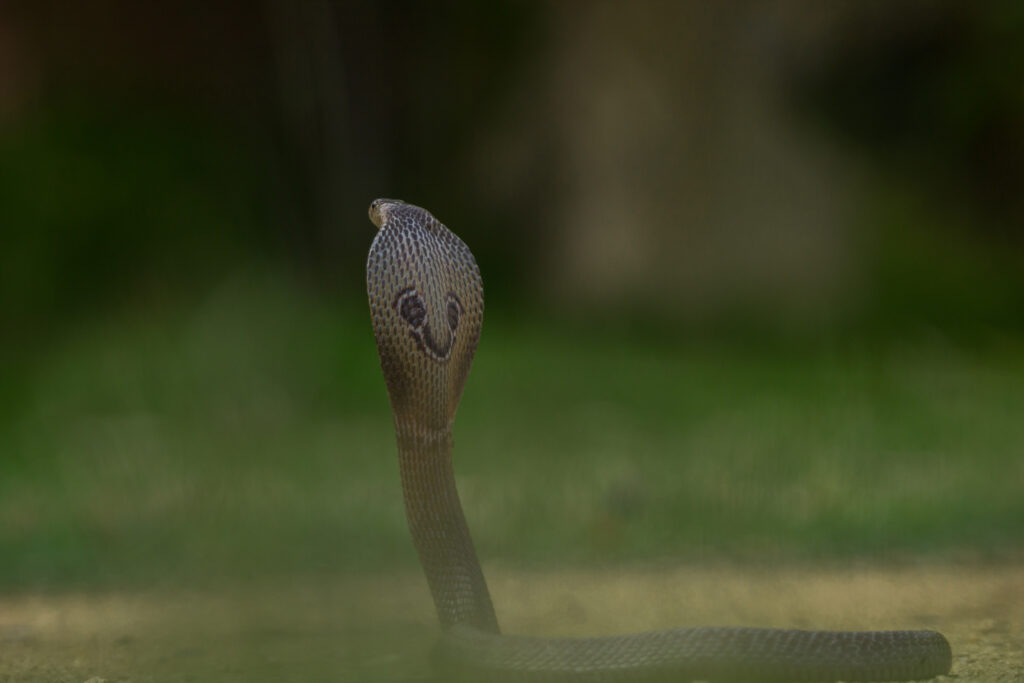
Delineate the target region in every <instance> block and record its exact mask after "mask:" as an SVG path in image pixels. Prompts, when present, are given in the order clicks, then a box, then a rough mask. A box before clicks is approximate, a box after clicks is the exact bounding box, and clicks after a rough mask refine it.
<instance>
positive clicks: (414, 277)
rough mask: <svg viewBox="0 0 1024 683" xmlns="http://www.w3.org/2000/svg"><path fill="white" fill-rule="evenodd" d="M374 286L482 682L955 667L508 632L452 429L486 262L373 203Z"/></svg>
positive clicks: (436, 539)
mask: <svg viewBox="0 0 1024 683" xmlns="http://www.w3.org/2000/svg"><path fill="white" fill-rule="evenodd" d="M370 220H371V221H372V222H373V223H374V224H375V225H376V226H377V227H378V228H379V230H378V231H377V235H376V237H375V238H374V240H373V245H372V246H371V247H370V254H369V257H368V259H367V264H366V287H367V293H368V296H369V300H370V312H371V316H372V319H373V330H374V335H375V337H376V340H377V350H378V352H379V354H380V364H381V369H382V371H383V373H384V380H385V383H386V385H387V390H388V395H389V397H390V400H391V410H392V414H393V417H394V424H395V434H396V437H397V440H398V459H399V469H400V473H401V480H402V492H403V499H404V503H405V512H406V518H407V520H408V523H409V530H410V532H411V534H412V539H413V543H414V544H415V546H416V551H417V553H418V554H419V558H420V562H421V564H422V566H423V571H424V573H425V574H426V578H427V583H428V584H429V586H430V592H431V594H432V596H433V599H434V605H435V607H436V609H437V615H438V618H439V620H440V622H441V626H442V629H443V632H444V635H443V636H442V640H441V653H442V658H441V659H442V661H443V662H444V663H445V665H446V666H448V667H451V668H452V670H456V671H458V672H460V673H461V675H463V676H465V677H466V679H467V680H481V681H498V680H501V681H651V680H673V681H684V680H693V679H702V680H755V681H763V680H772V681H775V680H778V681H783V680H793V681H796V680H799V681H818V680H833V681H834V680H845V681H879V680H914V679H924V678H932V677H934V676H938V675H942V674H946V673H948V672H949V669H950V666H951V660H952V655H951V651H950V646H949V643H948V641H947V640H946V639H945V637H943V636H942V634H940V633H938V632H936V631H804V630H795V629H763V628H747V627H699V628H685V629H672V630H666V631H652V632H647V633H637V634H632V635H623V636H613V637H602V638H533V637H524V636H508V635H502V634H501V632H500V631H499V629H498V620H497V617H496V616H495V613H494V607H493V606H492V604H491V598H490V594H489V592H488V590H487V583H486V582H485V580H484V575H483V570H482V569H481V567H480V562H479V560H478V559H477V555H476V551H475V550H474V548H473V541H472V539H471V538H470V534H469V528H468V527H467V525H466V519H465V517H464V515H463V512H462V506H461V504H460V502H459V495H458V492H457V490H456V488H455V476H454V471H453V469H452V424H453V422H454V419H455V412H456V409H457V408H458V405H459V400H460V399H461V397H462V390H463V387H464V386H465V383H466V378H467V376H468V375H469V369H470V365H471V364H472V362H473V355H474V353H475V351H476V346H477V342H478V340H479V338H480V328H481V323H482V321H483V308H484V297H483V283H482V280H481V277H480V270H479V268H478V267H477V264H476V260H475V259H474V258H473V254H472V253H471V252H470V250H469V248H468V247H467V246H466V245H465V243H463V242H462V240H460V239H459V238H458V237H457V236H456V235H455V234H454V233H452V232H451V231H450V230H448V228H446V227H445V226H444V225H442V224H441V223H440V222H439V221H438V220H437V219H435V218H434V217H433V216H432V215H431V214H430V212H428V211H427V210H425V209H422V208H420V207H418V206H413V205H411V204H407V203H405V202H402V201H399V200H393V199H377V200H375V201H374V202H373V203H372V204H371V205H370Z"/></svg>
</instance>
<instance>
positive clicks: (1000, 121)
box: [0, 0, 1024, 592]
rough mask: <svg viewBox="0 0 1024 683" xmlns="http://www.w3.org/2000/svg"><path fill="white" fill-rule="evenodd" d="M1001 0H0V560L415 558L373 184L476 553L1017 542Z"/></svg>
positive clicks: (361, 568) (1015, 73)
mask: <svg viewBox="0 0 1024 683" xmlns="http://www.w3.org/2000/svg"><path fill="white" fill-rule="evenodd" d="M1022 7H1024V5H1021V3H1019V2H1014V1H1012V0H1008V1H1006V2H989V3H958V2H928V3H921V2H910V1H906V0H898V1H895V2H885V3H881V2H878V3H876V2H870V3H863V2H834V3H826V4H824V5H822V4H820V3H812V2H760V3H753V2H751V3H745V2H739V3H685V2H679V3H670V2H663V3H660V2H653V3H646V2H642V3H629V4H626V3H616V2H567V3H551V4H544V3H533V2H518V1H517V2H511V1H506V0H494V1H492V2H488V3H465V4H464V3H459V2H432V3H422V4H414V3H405V2H394V1H389V2H368V1H365V2H344V3H337V4H326V3H320V2H308V3H290V2H285V1H284V0H267V1H266V2H263V3H245V2H220V3H200V2H181V3H130V2H123V1H119V0H109V1H107V0H104V1H101V2H91V3H78V4H76V3H50V2H41V3H31V4H30V3H21V4H17V3H15V4H14V5H7V6H4V7H3V8H2V9H0V226H2V233H0V234H2V235H3V241H2V248H0V362H2V365H0V371H2V382H0V557H2V558H3V559H2V561H0V591H5V592H16V591H21V590H30V589H31V590H34V589H50V588H60V587H68V586H72V587H74V586H82V587H116V586H136V585H138V586H145V585H151V584H166V583H168V582H170V583H172V584H174V583H187V584H190V585H191V584H199V583H203V582H205V581H211V580H216V581H219V580H228V581H231V580H236V579H241V578H250V577H254V576H255V577H260V576H277V575H290V576H307V575H311V576H312V575H316V576H330V575H336V574H339V573H345V572H366V571H376V570H380V569H399V570H406V569H411V570H415V568H416V559H415V555H414V553H413V551H412V548H411V544H410V542H409V540H408V535H407V531H406V528H405V522H404V517H403V511H402V507H401V499H400V492H399V488H398V474H397V465H396V463H395V447H394V439H393V434H392V432H391V418H390V413H389V408H388V404H387V397H386V394H385V392H384V385H383V381H382V379H381V377H380V372H379V368H378V364H377V357H376V351H375V348H374V345H373V341H372V334H371V330H370V324H369V317H368V312H367V310H366V303H365V291H364V282H365V280H364V278H365V276H364V263H365V256H366V251H367V248H368V246H369V243H370V240H371V239H372V236H373V230H374V228H373V226H372V225H371V224H370V223H369V221H368V220H367V216H366V210H367V207H368V204H369V202H370V201H371V200H372V199H374V198H375V197H378V196H385V197H400V198H403V199H405V200H407V201H410V202H413V203H416V204H420V205H423V206H426V207H427V208H428V209H430V210H431V211H432V212H433V213H434V214H435V215H436V216H437V217H438V218H439V219H440V220H442V221H443V222H445V223H446V224H447V225H449V226H450V227H451V228H452V229H453V230H454V231H456V232H457V233H458V234H459V235H460V236H461V237H462V238H463V239H464V240H465V241H466V242H467V243H468V244H469V245H470V246H471V247H472V249H473V251H474V253H475V254H476V256H477V259H478V261H479V263H480V266H481V269H482V272H483V276H484V282H485V285H486V288H487V297H488V299H487V306H488V312H487V317H486V320H485V325H484V333H483V338H482V341H481V346H480V351H479V353H478V356H477V360H476V363H475V366H474V368H475V369H474V371H473V374H472V377H471V379H470V381H469V385H468V388H467V391H466V394H465V398H464V402H463V406H462V408H461V410H460V415H459V420H458V422H457V425H456V459H457V471H458V473H459V475H458V476H459V485H460V489H461V492H462V496H463V500H464V504H465V506H466V508H467V517H468V518H469V521H470V526H471V528H472V529H473V532H474V535H475V538H476V542H477V546H478V549H479V551H480V553H481V555H482V556H483V557H484V558H485V560H486V561H496V562H501V563H504V564H507V565H537V566H541V567H544V566H553V565H556V564H559V565H561V564H568V565H577V566H592V565H597V564H602V563H603V564H609V563H620V562H621V563H630V562H640V563H649V562H707V561H719V560H735V561H743V562H749V561H754V560H757V561H779V562H786V561H791V560H797V561H804V560H812V561H832V560H836V559H837V560H839V561H843V562H845V561H848V560H853V559H857V558H871V559H875V560H880V561H903V560H908V559H910V558H922V557H923V558H962V557H981V558H1001V557H1007V556H1018V555H1019V552H1020V550H1021V529H1022V528H1024V495H1021V492H1022V490H1024V422H1022V421H1021V415H1022V414H1024V383H1022V379H1024V89H1022V87H1021V81H1020V78H1019V75H1020V73H1021V69H1022V68H1024V10H1022Z"/></svg>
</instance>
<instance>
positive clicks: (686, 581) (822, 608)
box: [0, 565, 1024, 683]
mask: <svg viewBox="0 0 1024 683" xmlns="http://www.w3.org/2000/svg"><path fill="white" fill-rule="evenodd" d="M486 570H487V573H488V576H489V577H490V583H491V590H492V593H493V594H494V598H495V604H496V608H497V610H498V614H499V617H500V620H501V622H502V626H503V629H504V630H505V631H506V632H509V633H530V634H537V635H599V634H610V633H620V632H627V631H638V630H649V629H653V628H668V627H673V626H694V625H702V624H721V625H724V624H745V625H751V626H780V627H796V628H851V629H867V628H933V629H937V630H940V631H942V632H943V633H945V634H946V636H947V638H949V640H950V642H951V643H952V646H953V653H954V655H953V672H952V676H951V677H950V678H956V679H957V680H958V681H963V682H967V681H986V682H987V681H1024V565H1015V566H997V567H979V566H942V567H932V568H926V567H904V568H898V569H893V568H886V569H879V568H877V567H847V568H830V569H822V568H801V567H797V568H793V567H786V568H771V569H761V570H756V569H742V568H737V567H733V566H723V567H703V568H674V569H636V568H631V569H628V570H620V571H617V570H602V571H594V572H589V571H587V572H585V571H577V570H573V571H561V572H550V571H546V572H526V571H521V570H509V569H503V568H500V567H494V566H489V567H486ZM436 638H437V628H436V625H435V622H434V614H433V607H432V605H431V604H430V600H429V596H428V595H427V590H426V585H425V583H424V581H423V579H422V577H420V576H419V575H418V574H400V575H382V576H375V577H357V578H334V579H330V580H326V579H307V580H301V581H300V580H296V579H291V580H288V581H277V582H274V583H268V582H253V583H249V584H246V585H238V584H235V585H232V586H230V587H226V588H223V589H218V590H213V589H207V590H204V591H182V590H178V589H176V590H152V591H146V592H124V593H118V592H107V593H103V594H95V593H63V594H36V595H8V596H3V597H0V681H2V682H3V683H8V682H11V683H13V682H22V681H24V682H32V683H36V682H39V683H43V682H45V683H55V682H57V681H61V682H63V681H67V682H73V683H87V682H88V683H101V682H110V683H112V682H115V681H117V682H129V681H130V682H134V683H143V682H148V681H154V682H155V681H264V680H265V681H270V680H273V681H320V680H324V681H327V680H331V681H411V680H418V681H426V680H429V679H430V674H429V671H430V668H429V656H430V651H431V647H432V644H433V642H434V641H435V639H436Z"/></svg>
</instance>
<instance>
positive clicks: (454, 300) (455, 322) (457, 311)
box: [448, 294, 462, 332]
mask: <svg viewBox="0 0 1024 683" xmlns="http://www.w3.org/2000/svg"><path fill="white" fill-rule="evenodd" d="M461 315H462V306H460V305H459V299H458V297H456V296H455V295H454V294H449V295H448V327H450V328H451V329H452V332H454V331H455V328H456V327H458V326H459V317H461Z"/></svg>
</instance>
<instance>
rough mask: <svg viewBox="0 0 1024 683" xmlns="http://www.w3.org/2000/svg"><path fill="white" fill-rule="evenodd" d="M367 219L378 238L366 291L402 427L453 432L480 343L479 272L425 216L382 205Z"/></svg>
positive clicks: (458, 243) (459, 245)
mask: <svg viewBox="0 0 1024 683" xmlns="http://www.w3.org/2000/svg"><path fill="white" fill-rule="evenodd" d="M369 214H370V220H371V221H372V222H373V224H374V225H376V226H377V227H378V228H379V230H378V231H377V236H376V237H375V238H374V240H373V244H372V245H371V246H370V254H369V257H368V258H367V262H366V290H367V295H368V297H369V300H370V315H371V317H372V319H373V329H374V335H375V337H376V339H377V351H378V353H379V354H380V362H381V370H382V371H383V373H384V379H385V383H386V384H387V388H388V395H389V396H390V398H391V406H392V410H393V411H394V413H395V418H396V420H398V421H402V422H404V421H409V420H412V421H413V422H415V423H416V424H418V425H421V426H424V427H428V428H430V429H442V430H444V429H448V428H449V427H450V426H451V423H452V420H453V419H454V417H455V411H456V409H457V407H458V404H459V399H460V398H461V397H462V390H463V387H464V386H465V383H466V377H467V376H468V375H469V368H470V366H471V364H472V362H473V354H474V353H475V351H476V345H477V341H478V340H479V338H480V326H481V322H482V320H483V284H482V282H481V279H480V270H479V268H477V265H476V261H475V260H474V258H473V254H472V253H471V252H470V251H469V248H468V247H467V246H466V245H465V243H464V242H463V241H462V240H460V239H459V238H458V237H457V236H456V235H455V234H454V233H452V232H451V231H450V230H449V229H448V228H446V227H445V226H444V225H442V224H441V222H440V221H438V220H437V219H436V218H434V217H433V216H432V215H431V214H430V212H429V211H427V210H426V209H422V208H420V207H418V206H413V205H412V204H406V203H405V202H402V201H400V200H397V199H377V200H375V201H374V202H373V203H372V204H370V211H369Z"/></svg>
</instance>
